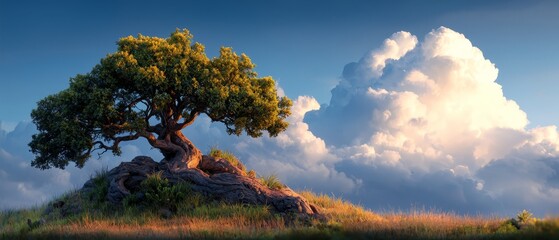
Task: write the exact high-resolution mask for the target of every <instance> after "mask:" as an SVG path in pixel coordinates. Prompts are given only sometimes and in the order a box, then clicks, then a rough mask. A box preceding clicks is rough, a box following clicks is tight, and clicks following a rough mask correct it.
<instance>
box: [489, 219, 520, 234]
mask: <svg viewBox="0 0 559 240" xmlns="http://www.w3.org/2000/svg"><path fill="white" fill-rule="evenodd" d="M517 231H518V228H517V227H516V226H515V225H514V224H513V222H512V221H510V220H509V221H505V222H503V223H502V224H501V225H500V226H499V228H497V231H495V233H499V234H507V233H515V232H517Z"/></svg>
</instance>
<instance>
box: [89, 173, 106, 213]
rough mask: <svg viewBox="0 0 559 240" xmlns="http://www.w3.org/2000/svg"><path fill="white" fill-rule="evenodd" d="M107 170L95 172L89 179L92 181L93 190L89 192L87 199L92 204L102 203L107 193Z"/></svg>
mask: <svg viewBox="0 0 559 240" xmlns="http://www.w3.org/2000/svg"><path fill="white" fill-rule="evenodd" d="M108 173H109V170H108V169H107V168H103V169H101V170H98V171H95V175H93V176H92V177H91V181H93V190H92V191H91V192H89V196H88V197H89V199H90V200H91V201H93V202H94V203H98V204H100V203H104V202H105V199H106V197H107V194H108V193H109V179H108V178H107V176H108Z"/></svg>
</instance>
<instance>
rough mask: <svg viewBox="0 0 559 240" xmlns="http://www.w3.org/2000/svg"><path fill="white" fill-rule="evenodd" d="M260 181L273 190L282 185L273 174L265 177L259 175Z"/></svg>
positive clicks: (280, 187)
mask: <svg viewBox="0 0 559 240" xmlns="http://www.w3.org/2000/svg"><path fill="white" fill-rule="evenodd" d="M260 182H262V184H264V185H266V186H267V187H269V188H270V189H274V190H280V189H282V188H283V187H284V186H283V183H281V182H280V180H279V179H278V177H277V176H276V175H275V174H272V175H269V176H267V177H261V178H260Z"/></svg>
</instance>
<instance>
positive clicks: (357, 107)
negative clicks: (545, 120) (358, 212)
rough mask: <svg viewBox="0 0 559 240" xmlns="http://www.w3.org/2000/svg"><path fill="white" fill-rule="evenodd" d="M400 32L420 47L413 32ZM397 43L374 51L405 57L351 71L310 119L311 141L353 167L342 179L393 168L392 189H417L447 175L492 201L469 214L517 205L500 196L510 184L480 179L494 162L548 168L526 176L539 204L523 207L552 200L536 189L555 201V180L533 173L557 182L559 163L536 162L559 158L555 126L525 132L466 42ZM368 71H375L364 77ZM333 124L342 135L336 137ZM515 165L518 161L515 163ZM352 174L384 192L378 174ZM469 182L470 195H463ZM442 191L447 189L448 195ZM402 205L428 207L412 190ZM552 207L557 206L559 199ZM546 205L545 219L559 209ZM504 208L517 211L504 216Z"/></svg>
mask: <svg viewBox="0 0 559 240" xmlns="http://www.w3.org/2000/svg"><path fill="white" fill-rule="evenodd" d="M398 34H400V35H405V36H408V37H407V39H416V38H415V36H413V35H411V34H409V33H402V32H400V33H398ZM392 38H394V35H393V36H392V37H391V38H389V39H387V40H386V41H385V42H384V44H383V46H381V47H380V49H379V50H373V51H371V52H372V53H381V52H386V49H387V48H390V49H406V50H405V51H404V52H403V54H400V55H399V57H395V58H391V59H392V60H391V61H386V62H385V63H386V64H384V65H383V64H377V65H375V66H377V67H376V68H370V62H371V60H370V59H372V58H371V56H372V54H366V55H365V56H364V57H363V58H362V59H361V60H360V61H359V62H357V63H350V64H348V65H347V66H346V67H345V69H344V72H343V77H342V79H341V80H340V83H339V84H338V85H337V86H336V87H335V88H334V89H333V90H332V99H331V101H330V104H329V105H328V106H324V107H323V108H321V109H319V110H317V111H313V112H309V113H308V114H307V115H306V116H305V121H306V122H307V123H308V124H309V127H310V130H311V131H312V133H313V134H314V135H316V136H318V137H320V138H322V139H324V140H325V142H326V144H327V145H329V146H330V148H331V150H332V151H333V152H335V153H337V156H338V157H339V158H340V159H342V160H340V161H341V163H339V164H338V166H341V165H344V166H346V167H345V168H346V169H345V170H343V171H341V172H344V173H346V174H349V173H350V172H355V171H356V168H366V169H369V170H370V171H372V172H374V171H376V170H375V169H379V168H383V169H384V168H387V169H394V171H395V172H399V174H403V175H401V178H396V179H394V181H396V182H399V181H402V179H405V180H409V181H410V183H402V184H403V185H402V186H401V187H405V186H404V185H406V184H407V186H408V187H411V186H414V187H418V186H415V185H414V184H412V182H413V183H419V182H423V181H425V180H426V179H431V178H430V177H429V176H433V174H435V175H437V174H439V173H445V174H444V179H446V181H451V182H456V184H458V185H460V186H461V187H462V188H463V189H465V190H466V189H468V191H469V192H468V194H470V196H471V197H472V198H475V197H478V198H479V199H484V201H480V202H478V203H477V204H475V205H472V206H470V208H468V209H460V210H458V211H470V210H473V211H475V210H476V208H479V207H480V205H479V204H486V205H487V206H490V205H492V204H496V203H497V202H501V201H512V200H506V199H503V198H502V197H500V196H505V195H506V194H504V193H500V192H501V191H505V192H509V191H510V193H512V191H513V190H512V189H510V190H504V189H507V187H509V186H504V184H505V182H499V181H496V180H495V179H493V178H491V180H489V179H485V178H487V176H489V175H487V174H486V175H483V176H484V177H482V176H481V175H480V174H478V173H481V172H487V171H490V170H489V169H493V167H491V166H494V165H495V164H496V163H494V162H503V163H502V164H505V163H511V162H516V164H520V163H522V164H526V165H529V166H533V165H534V164H543V166H542V167H541V168H525V169H531V170H528V171H530V173H531V175H532V176H534V178H531V177H528V179H525V180H524V181H522V184H520V183H519V184H517V185H516V186H515V190H514V191H516V192H518V191H520V189H525V191H527V192H531V193H533V195H531V196H532V197H527V198H530V201H525V203H529V202H538V201H539V200H541V201H544V199H548V197H545V196H544V195H543V194H536V193H535V192H533V191H534V189H541V190H539V191H545V192H546V194H548V195H550V194H551V195H552V196H553V197H555V195H554V194H555V192H557V186H554V185H549V184H546V183H545V182H546V181H547V180H544V179H537V178H535V175H537V171H543V170H546V171H547V172H548V173H549V174H548V175H549V176H550V177H551V178H554V177H555V176H557V170H558V169H557V167H554V166H556V165H553V166H551V165H552V164H551V162H556V160H547V161H544V162H539V163H536V162H538V161H539V160H538V159H542V158H551V157H556V156H557V154H558V150H559V145H558V143H559V141H558V140H559V137H558V134H557V129H556V128H555V127H554V126H550V127H542V128H536V129H529V130H528V129H525V128H526V125H527V124H528V119H527V116H526V114H525V113H524V112H523V111H522V110H521V109H520V107H519V106H518V105H517V104H516V103H515V102H514V101H512V100H510V99H507V98H505V96H504V95H503V91H502V88H501V86H500V85H499V84H498V83H496V82H495V81H496V79H497V75H498V69H497V68H496V67H495V65H494V64H493V63H491V62H490V61H489V60H488V59H485V57H484V56H483V53H482V51H481V50H480V49H478V48H476V47H475V46H473V45H472V43H471V42H470V41H469V40H468V39H467V38H466V37H465V36H464V35H463V34H460V33H457V32H455V31H453V30H451V29H448V28H445V27H441V28H438V29H436V30H433V31H432V32H430V33H429V34H427V36H426V37H425V38H424V40H423V41H421V42H420V43H418V44H417V46H416V43H413V44H408V43H409V41H408V43H406V44H402V46H398V44H401V42H398V41H392V40H391V39H392ZM404 42H405V41H404ZM393 44H395V45H393ZM410 46H411V48H410ZM379 59H383V58H379ZM379 61H380V60H379ZM381 62H382V61H381ZM363 69H367V70H368V71H370V72H369V73H368V74H366V73H363ZM333 126H335V129H336V130H335V131H332V127H333ZM335 149H337V150H335ZM513 158H514V159H516V160H514V161H513V160H511V159H513ZM346 162H351V164H348V163H346ZM550 164H551V165H550ZM348 166H351V167H348ZM518 167H520V166H518ZM396 169H399V170H396ZM493 170H494V169H493ZM357 172H359V171H357ZM349 175H351V176H352V178H355V179H361V180H362V181H363V185H362V189H363V190H365V189H366V190H371V188H373V187H378V186H373V185H368V184H367V182H370V181H372V180H371V179H373V178H376V177H375V176H372V175H371V174H366V173H363V175H356V174H349ZM526 175H530V174H524V176H526ZM454 178H455V179H454ZM504 178H505V176H502V178H497V179H499V180H503V179H504ZM457 179H469V180H468V181H465V182H464V181H462V180H460V181H457ZM372 182H375V181H372ZM497 182H498V184H497ZM449 183H450V182H449ZM470 183H471V184H470ZM386 184H387V185H390V184H392V183H386ZM423 184H426V183H425V182H423ZM464 184H467V185H468V187H467V188H464ZM428 185H432V183H429V184H428ZM433 186H436V184H435V185H433ZM394 187H395V188H398V187H399V186H397V185H395V186H394ZM422 187H424V186H422ZM422 187H418V189H422ZM518 188H519V189H518ZM425 190H427V189H425ZM443 190H444V191H447V189H444V188H441V189H440V191H443ZM429 191H438V190H437V189H430V190H429ZM407 192H414V191H407ZM498 192H499V194H497V193H498ZM423 194H427V193H426V192H425V193H423ZM430 194H434V193H433V192H431V193H430ZM462 194H465V193H464V192H463V193H462ZM359 196H360V197H359ZM488 196H491V197H494V199H493V200H491V198H488ZM369 197H371V196H370V195H368V194H365V195H364V194H358V196H357V195H356V196H355V198H356V199H365V198H369ZM394 198H404V199H408V200H409V201H410V202H409V204H412V203H413V201H414V200H418V201H419V200H421V199H422V197H418V196H414V195H410V194H407V193H406V192H402V195H401V196H394ZM387 199H390V197H388V196H387ZM538 199H539V200H538ZM556 199H559V198H556ZM490 200H491V201H490ZM429 201H432V199H430V200H429ZM447 201H450V199H444V198H443V199H438V200H436V201H432V203H433V204H435V205H441V206H444V205H448V202H447ZM471 201H474V200H473V199H472V200H471ZM419 202H421V201H419ZM547 203H553V204H559V200H556V201H548V202H547ZM449 206H450V205H449ZM538 206H539V207H540V209H539V211H540V212H539V213H543V212H545V210H548V211H552V210H553V209H552V208H550V206H551V205H544V206H545V207H541V205H538ZM371 207H373V206H371ZM399 207H406V206H399ZM407 207H409V206H407ZM464 207H465V208H466V205H465V206H464ZM525 207H526V208H529V207H530V206H525ZM534 207H535V206H534ZM546 207H547V208H546ZM454 210H456V209H454ZM501 210H502V211H508V212H510V211H517V210H518V209H510V208H507V209H500V210H496V211H501Z"/></svg>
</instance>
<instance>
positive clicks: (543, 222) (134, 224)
mask: <svg viewBox="0 0 559 240" xmlns="http://www.w3.org/2000/svg"><path fill="white" fill-rule="evenodd" d="M213 154H214V155H216V154H225V155H226V153H223V152H214V153H213ZM221 157H224V156H221ZM224 158H225V157H224ZM228 158H232V160H229V161H233V160H235V159H234V157H232V156H228ZM237 164H240V163H237ZM244 170H245V171H246V169H244ZM252 174H255V173H254V172H253V173H252ZM106 175H107V172H106V171H103V172H100V173H98V174H97V175H96V176H94V177H93V180H94V183H95V188H94V191H92V192H90V193H88V194H85V193H83V192H82V191H78V190H76V191H72V192H69V193H67V194H64V195H63V196H60V197H58V198H56V199H54V200H53V201H51V202H49V203H47V204H45V205H43V206H38V207H34V208H30V209H22V210H6V211H2V212H0V238H2V239H29V238H40V239H154V238H155V239H559V218H549V219H536V218H533V217H532V216H531V214H530V213H529V212H526V211H523V212H521V213H519V214H518V216H515V218H513V219H503V218H496V217H493V218H491V217H490V218H488V217H481V216H480V217H471V216H458V215H455V214H451V213H437V212H429V211H412V212H408V213H386V214H376V213H373V212H371V211H367V210H365V209H363V208H362V207H360V206H356V205H354V204H351V203H349V202H346V201H344V200H342V199H340V198H336V197H331V196H327V195H317V194H314V193H312V192H308V191H306V192H301V193H300V194H301V195H302V196H303V197H305V198H306V199H307V200H308V201H309V202H310V203H312V204H314V205H315V206H318V207H319V209H320V212H321V214H322V216H321V217H316V218H313V217H308V216H306V217H305V216H300V215H295V214H279V213H275V212H273V211H272V210H271V209H270V208H268V207H267V206H247V205H241V204H225V203H223V202H220V201H216V200H212V199H207V198H205V197H204V196H202V195H200V194H198V193H196V192H193V191H191V189H190V188H189V186H188V184H180V185H179V184H177V185H173V186H170V185H169V184H168V182H166V179H162V178H161V175H158V174H153V175H150V176H149V177H148V178H147V179H146V180H144V182H142V189H144V190H143V194H144V197H143V198H142V199H139V198H137V197H134V196H131V197H128V198H126V199H125V200H124V201H123V205H122V206H114V205H110V204H108V203H107V202H106V201H104V196H106V193H107V191H108V186H107V185H108V182H107V181H106ZM261 179H262V180H261V181H262V183H264V184H265V185H266V186H268V187H269V188H281V187H282V186H283V184H281V183H280V182H279V181H278V180H277V179H276V178H274V177H273V176H272V177H263V178H261Z"/></svg>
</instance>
